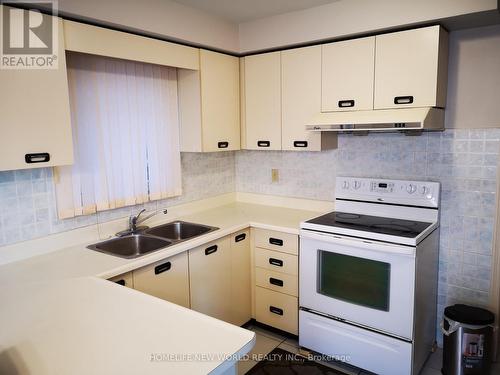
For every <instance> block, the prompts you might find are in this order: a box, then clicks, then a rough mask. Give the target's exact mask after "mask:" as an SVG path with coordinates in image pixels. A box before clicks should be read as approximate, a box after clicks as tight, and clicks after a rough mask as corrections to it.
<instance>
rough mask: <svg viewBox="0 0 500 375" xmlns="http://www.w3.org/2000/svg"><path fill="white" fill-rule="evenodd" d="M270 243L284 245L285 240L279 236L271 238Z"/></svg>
mask: <svg viewBox="0 0 500 375" xmlns="http://www.w3.org/2000/svg"><path fill="white" fill-rule="evenodd" d="M269 243H270V244H271V245H276V246H283V240H280V239H279V238H273V237H270V238H269Z"/></svg>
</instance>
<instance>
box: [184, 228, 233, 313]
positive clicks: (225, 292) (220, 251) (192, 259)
mask: <svg viewBox="0 0 500 375" xmlns="http://www.w3.org/2000/svg"><path fill="white" fill-rule="evenodd" d="M189 281H190V286H191V289H190V292H191V293H190V294H191V308H192V309H193V310H196V311H199V312H201V313H203V314H207V315H210V316H213V317H214V318H217V319H221V320H225V321H231V305H232V301H231V244H230V238H229V237H224V238H222V239H220V240H217V241H214V242H211V243H209V244H206V245H203V246H200V247H197V248H195V249H192V250H189Z"/></svg>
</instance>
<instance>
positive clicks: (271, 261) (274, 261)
mask: <svg viewBox="0 0 500 375" xmlns="http://www.w3.org/2000/svg"><path fill="white" fill-rule="evenodd" d="M269 264H272V265H273V266H278V267H283V261H282V260H281V259H276V258H269Z"/></svg>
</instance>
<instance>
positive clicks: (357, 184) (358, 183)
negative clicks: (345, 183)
mask: <svg viewBox="0 0 500 375" xmlns="http://www.w3.org/2000/svg"><path fill="white" fill-rule="evenodd" d="M360 187H361V182H359V181H354V189H356V190H358V189H359V188H360Z"/></svg>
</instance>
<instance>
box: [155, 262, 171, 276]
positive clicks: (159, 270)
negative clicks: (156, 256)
mask: <svg viewBox="0 0 500 375" xmlns="http://www.w3.org/2000/svg"><path fill="white" fill-rule="evenodd" d="M170 268H172V263H170V262H167V263H163V264H160V265H159V266H156V267H155V275H159V274H160V273H162V272H165V271H168V270H169V269H170Z"/></svg>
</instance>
